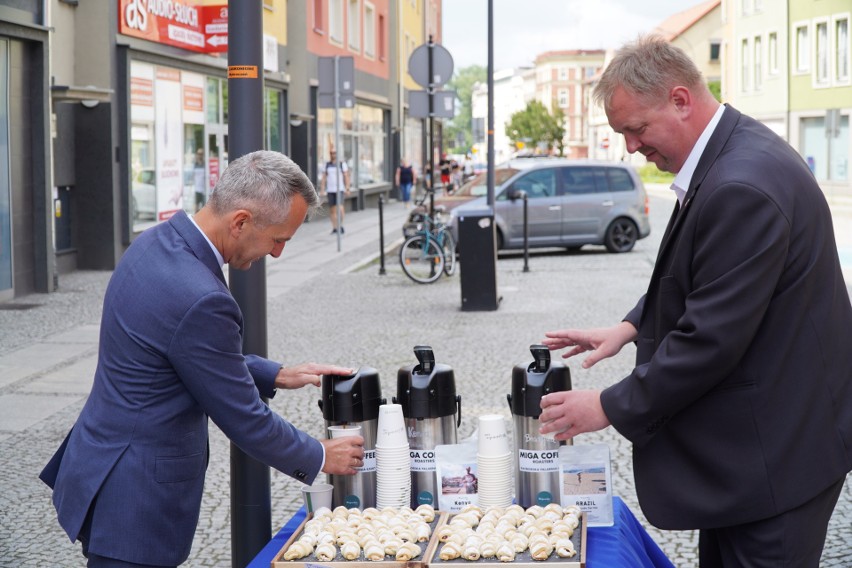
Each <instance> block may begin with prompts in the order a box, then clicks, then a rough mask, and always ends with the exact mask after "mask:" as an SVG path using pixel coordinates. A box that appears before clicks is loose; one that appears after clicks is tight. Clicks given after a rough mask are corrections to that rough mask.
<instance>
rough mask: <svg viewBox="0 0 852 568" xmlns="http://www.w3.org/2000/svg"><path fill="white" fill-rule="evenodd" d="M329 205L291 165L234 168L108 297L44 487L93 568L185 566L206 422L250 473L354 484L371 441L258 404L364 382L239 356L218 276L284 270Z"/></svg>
mask: <svg viewBox="0 0 852 568" xmlns="http://www.w3.org/2000/svg"><path fill="white" fill-rule="evenodd" d="M318 206H319V199H318V197H317V194H316V191H315V190H314V187H313V185H312V184H311V182H310V180H309V179H308V178H307V176H305V174H304V173H303V172H302V171H301V170H300V169H299V168H298V166H296V164H294V163H293V162H292V161H291V160H290V159H288V158H287V157H286V156H284V155H282V154H279V153H277V152H268V151H259V152H254V153H251V154H248V155H245V156H243V157H241V158H239V159H237V160H235V161H233V162H231V164H230V165H229V167H228V168H227V169H226V170H225V172H224V173H223V175H222V177H221V179H220V180H219V181H218V183H217V184H216V188H215V190H214V192H213V193H212V195H211V196H210V200H209V202H208V203H207V204H206V205H205V206H204V207H203V208H202V209H201V210H200V211H199V212H198V213H197V214H196V215H195V216H194V218H193V217H189V216H187V215H186V214H185V213H183V212H179V213H178V214H176V215H175V216H173V217H172V218H171V219H169V221H168V222H165V223H161V224H160V225H157V226H156V227H153V228H151V229H149V230H147V231H145V232H144V233H142V234H141V235H140V236H139V237H138V238H137V239H136V240H135V241H134V242H133V244H132V245H131V246H130V247H129V248H128V249H127V252H126V253H125V254H124V256H123V258H122V259H121V261H120V262H119V264H118V266H117V267H116V269H115V272H114V274H113V275H112V278H111V279H110V283H109V286H108V288H107V291H106V296H105V298H104V307H103V315H102V321H101V330H100V343H99V354H98V366H97V370H96V372H95V379H94V384H93V385H92V391H91V393H90V395H89V397H88V399H87V401H86V404H85V406H84V408H83V410H82V412H81V414H80V417H79V418H78V419H77V422H76V424H75V425H74V427H73V428H72V430H71V432H70V433H69V435H68V437H67V438H66V440H65V441H64V442H63V444H62V446H61V447H60V449H59V450H58V451H57V453H56V455H54V457H53V458H52V459H51V461H50V463H48V465H47V466H46V467H45V469H44V471H43V472H42V474H41V479H42V480H44V481H45V483H47V484H48V485H50V486H51V487H52V488H53V502H54V505H55V506H56V510H57V513H58V518H59V523H60V524H61V525H62V527H63V529H65V531H66V533H67V534H68V536H69V537H70V538H71V540H72V541H74V540H80V542H81V543H82V545H83V553H84V554H85V555H86V556H87V558H88V566H89V567H114V566H115V567H119V566H177V565H178V564H180V563H182V562H184V561H185V560H186V559H187V557H188V556H189V551H190V547H191V545H192V539H193V535H194V534H195V529H196V525H197V524H198V516H199V510H200V507H201V497H202V491H203V488H204V475H205V471H206V468H207V462H208V451H209V449H208V432H207V425H208V418H210V419H212V420H213V422H215V423H216V425H217V426H218V427H219V428H220V429H221V430H222V431H223V432H224V433H225V435H227V436H228V438H230V439H231V440H232V441H233V442H234V443H235V444H236V445H237V446H239V447H240V448H241V449H242V450H243V451H245V452H246V453H247V454H249V455H250V456H252V457H253V458H255V459H257V460H258V461H261V462H263V463H265V464H268V465H269V466H271V467H274V468H276V469H278V470H279V471H281V472H283V473H285V474H287V475H289V476H291V477H293V478H294V479H297V480H298V481H301V482H303V483H312V482H313V480H314V478H315V477H316V476H317V474H318V473H319V472H320V471H324V472H326V473H330V474H338V475H345V474H354V473H356V469H357V468H358V467H360V466H361V465H363V438H361V437H349V438H339V439H335V440H316V439H314V438H312V437H310V436H308V435H307V434H306V433H304V432H302V431H301V430H299V429H297V428H295V427H294V426H293V425H291V424H290V423H289V422H287V421H286V420H284V419H283V418H281V417H280V416H278V415H277V414H275V413H274V412H273V411H272V410H270V408H269V407H268V406H267V405H266V404H265V403H264V402H263V400H262V399H261V397H273V396H275V393H276V389H294V388H300V387H302V386H305V385H309V384H313V385H319V382H320V376H321V375H323V374H329V375H347V374H351V373H352V370H351V369H347V368H343V367H337V366H332V365H320V364H314V363H308V364H303V365H298V366H295V367H284V366H282V365H281V364H280V363H278V362H274V361H270V360H267V359H264V358H262V357H258V356H253V355H243V353H242V331H243V318H242V314H241V312H240V309H239V307H238V305H237V303H236V301H235V300H234V298H233V297H232V296H231V293H230V291H229V290H228V286H227V284H226V282H225V277H224V274H223V271H222V267H223V266H224V264H225V263H228V265H229V266H230V268H231V269H236V270H247V269H248V268H249V267H250V266H251V264H252V263H253V262H254V261H255V260H258V259H261V258H263V257H264V256H266V255H271V256H273V257H275V258H277V257H278V256H280V255H281V252H282V250H283V249H284V246H285V245H286V244H287V242H288V241H289V240H290V239H291V238H292V237H293V235H294V234H295V233H296V230H297V229H298V228H299V227H300V226H301V224H302V222H303V221H304V220H305V218H306V216H307V215H308V213H309V212H311V211H312V210H314V209H316V208H317V207H318Z"/></svg>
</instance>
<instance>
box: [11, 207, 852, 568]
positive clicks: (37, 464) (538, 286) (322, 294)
mask: <svg viewBox="0 0 852 568" xmlns="http://www.w3.org/2000/svg"><path fill="white" fill-rule="evenodd" d="M651 207H652V214H653V222H652V223H653V227H654V233H653V235H652V237H651V238H648V239H645V240H643V241H640V242H639V243H638V244H637V246H636V249H635V250H634V251H633V252H631V253H629V254H624V255H613V254H607V253H605V252H604V251H603V249H602V248H599V247H586V248H584V249H583V250H581V251H579V252H572V253H566V252H561V251H560V252H536V253H533V254H532V255H531V258H530V263H529V264H530V272H524V271H523V259H522V257H521V256H520V255H506V256H503V257H502V258H501V260H500V261H499V263H498V277H497V278H498V286H499V291H500V294H501V296H502V301H501V304H500V307H499V309H498V310H496V311H494V312H461V311H460V304H461V292H460V283H459V276H458V275H456V276H453V277H451V278H442V279H440V280H439V281H438V282H436V283H434V284H431V285H426V286H423V285H418V284H414V283H413V282H411V281H410V280H408V279H407V278H406V277H405V276H404V275H403V274H402V272H401V271H400V269H399V266H398V262H397V261H396V259H395V258H394V257H392V256H389V257H387V258H386V266H387V274H385V275H379V274H378V264H377V262H367V263H359V261H361V260H362V259H364V258H365V257H368V256H369V255H371V254H373V252H374V250H375V244H374V243H371V244H365V245H364V246H361V247H358V248H352V249H351V250H345V251H344V252H343V253H336V252H335V254H330V255H329V256H328V260H327V261H325V262H323V263H322V264H321V266H314V267H313V268H311V270H310V271H309V273H304V274H302V275H301V276H300V277H298V278H297V280H298V282H297V283H296V284H295V285H292V286H290V287H287V288H286V289H282V290H278V289H277V288H275V290H278V291H277V292H276V293H273V294H270V296H269V301H268V314H267V315H268V322H269V323H268V336H269V356H270V358H273V359H278V360H281V361H284V362H287V363H298V362H303V361H318V362H328V363H337V364H342V365H348V366H353V367H358V366H362V365H363V366H370V367H374V368H376V369H377V370H378V371H379V373H380V376H381V380H382V387H383V394H384V396H386V397H388V398H390V396H393V395H394V394H395V392H394V389H395V375H396V372H397V370H398V369H399V368H400V367H402V366H405V365H408V364H410V363H412V362H414V361H415V359H414V354H413V351H412V348H413V346H414V345H417V344H428V345H431V346H432V347H433V349H434V352H435V356H436V360H437V361H438V362H441V363H446V364H448V365H450V366H452V367H453V369H454V371H455V377H456V384H457V390H458V392H459V394H460V395H461V397H462V417H463V420H462V424H461V430H460V432H459V434H460V436H461V437H467V436H470V435H471V434H472V433H473V428H474V425H475V420H474V417H476V416H478V415H480V414H483V413H495V412H497V413H501V414H503V415H505V416H506V417H508V416H509V412H508V406H507V404H506V393H507V392H508V389H509V385H510V377H511V370H512V367H513V366H514V365H515V364H517V363H520V362H524V361H528V360H529V359H530V353H529V351H528V347H529V345H530V344H531V343H535V342H538V341H539V340H540V339H541V338H542V337H543V333H544V332H545V331H547V330H551V329H558V328H561V327H566V326H572V327H574V326H580V327H585V326H602V325H609V324H611V323H612V322H614V321H617V320H618V319H619V318H621V317H622V316H623V315H624V313H626V311H627V310H628V309H629V308H630V307H631V306H632V304H633V302H635V300H636V298H637V297H638V296H639V295H640V294H642V293H643V292H644V289H645V286H646V284H647V281H648V278H649V277H650V274H651V270H652V267H653V262H654V258H655V255H656V250H657V245H658V243H659V238H660V236H661V234H662V230H663V227H664V225H665V221H666V218H667V217H668V212H669V211H670V208H671V201H670V199H669V197H668V196H667V195H662V196H657V195H654V197H652V200H651ZM389 209H392V207H391V208H389ZM368 213H369V212H363V213H359V214H352V215H351V218H352V219H356V218H357V216H358V215H367V214H368ZM399 218H401V213H400V212H398V211H397V213H396V219H399ZM386 219H387V214H386ZM850 219H852V217H850V218H847V219H845V222H846V223H849V221H850ZM350 222H353V221H351V220H350V215H349V214H348V215H347V234H349V233H350V230H349V223H350ZM310 225H312V224H308V225H306V228H305V229H304V231H305V234H300V235H297V237H296V239H295V240H294V242H293V247H292V250H291V248H290V245H288V249H287V250H285V253H284V255H283V257H282V259H281V260H279V261H273V262H271V263H269V264H268V265H267V272H268V274H269V275H270V281H272V279H273V275H274V274H276V273H278V271H281V272H286V271H287V270H288V260H289V261H291V262H292V265H291V266H293V267H294V270H296V271H298V270H301V268H299V262H300V258H301V257H300V256H299V252H300V251H299V249H298V247H297V245H296V243H297V242H298V240H299V238H300V237H301V238H303V239H307V238H310V239H314V240H316V241H317V242H322V243H325V244H324V245H323V246H325V247H326V248H327V249H328V251H335V244H334V243H335V241H334V240H333V238H331V237H329V236H328V235H327V228H326V224H324V223H323V224H322V226H315V227H310ZM850 244H852V243H850ZM291 253H294V254H291ZM288 255H289V256H288ZM303 272H304V271H303ZM108 278H109V274H108V273H98V272H78V273H75V274H71V275H67V276H63V277H62V279H61V287H60V290H59V291H58V292H56V293H54V294H50V295H46V296H33V297H27V298H24V299H19V303H33V304H40V306H39V307H37V308H33V309H31V310H26V311H20V312H11V311H3V310H0V375H6V374H7V371H9V370H12V371H15V372H16V373H17V374H15V375H13V376H18V377H22V378H20V379H17V380H14V381H11V382H10V381H9V380H5V379H3V378H2V376H0V413H2V412H4V411H5V410H6V409H8V408H13V406H11V405H13V404H18V406H20V403H21V401H30V402H31V401H33V400H38V401H39V402H38V405H36V406H34V407H33V410H32V412H37V413H38V412H40V413H43V414H44V418H42V419H38V420H33V419H32V416H29V417H27V416H22V417H21V420H22V421H26V420H27V418H29V419H30V420H29V422H27V425H26V427H20V428H15V427H14V424H13V425H12V426H7V427H2V428H0V483H2V487H3V491H2V492H0V566H9V567H13V566H14V567H16V568H18V567H35V566H53V567H74V566H82V565H83V562H82V557H81V556H80V552H79V545H78V544H72V543H70V542H69V541H68V539H67V538H66V537H65V535H64V533H62V531H61V530H60V528H59V527H58V525H57V523H56V517H55V512H54V510H53V508H52V506H51V503H50V493H49V491H48V490H47V488H46V487H44V486H43V485H42V484H41V483H40V482H39V481H38V480H37V474H38V472H39V471H40V469H41V468H42V466H43V465H44V463H45V462H46V461H47V459H48V458H49V457H50V455H51V454H52V452H53V451H54V450H55V448H56V447H57V446H58V444H59V442H60V441H61V440H62V438H63V437H64V435H65V433H66V432H67V431H68V429H69V427H70V426H71V425H72V424H73V422H74V420H75V418H76V416H77V415H78V413H79V411H80V409H81V407H82V404H83V398H82V397H83V396H85V393H87V392H88V384H87V383H86V380H89V381H90V378H89V379H85V378H84V377H86V376H89V375H90V373H91V370H92V367H91V365H92V361H93V359H94V356H95V353H96V334H95V333H94V331H96V328H97V325H98V321H99V313H100V301H101V297H102V294H103V290H104V288H105V286H106V282H107V280H108ZM270 289H272V287H270ZM45 338H47V340H45ZM51 338H54V340H51ZM34 345H42V347H41V348H40V350H35V351H32V352H30V351H28V350H30V349H33V346H34ZM69 346H76V348H75V349H70V347H69ZM61 349H69V352H70V353H71V354H70V355H67V356H63V357H58V361H57V363H56V364H55V365H53V366H50V367H47V368H45V369H42V370H40V371H39V372H38V373H31V374H29V375H27V374H26V372H22V371H20V367H21V366H25V365H26V364H27V361H26V357H23V356H22V354H23V355H28V356H29V357H37V358H46V359H50V357H52V356H54V355H55V352H56V351H59V350H61ZM634 355H635V352H634V350H633V348H632V347H628V348H625V349H624V350H623V351H622V353H620V354H619V355H617V356H615V357H613V358H610V359H607V360H604V361H602V362H600V363H599V364H597V365H596V366H594V367H593V368H592V369H589V370H582V369H580V366H579V362H577V361H569V362H568V365H569V367H570V368H571V372H572V378H573V382H574V388H601V387H605V386H607V385H609V384H611V383H613V382H614V381H617V380H618V379H620V378H621V377H622V376H623V375H624V374H626V372H628V371H629V369H630V368H631V366H632V362H633V357H634ZM63 373H65V374H67V373H77V374H78V375H79V377H81V378H80V380H79V384H72V385H70V386H69V385H67V384H64V386H63V387H62V389H61V390H60V391H59V392H56V391H55V390H52V389H51V388H50V387H51V385H52V384H54V383H52V382H51V380H52V377H56V376H61V375H63ZM35 395H38V396H35ZM16 397H17V398H16ZM71 397H76V398H71ZM317 398H318V390H317V389H313V388H306V389H302V390H300V391H295V392H286V393H284V392H282V393H279V395H278V396H277V397H276V398H275V399H273V400H272V401H271V404H270V405H271V407H272V408H273V409H274V410H276V411H277V412H279V413H280V414H281V415H282V416H284V417H286V418H287V419H288V420H290V421H291V422H293V423H294V424H296V425H297V426H299V427H301V428H303V429H305V430H306V431H308V432H309V433H311V434H312V435H314V436H320V435H321V429H322V417H321V414H320V411H319V409H318V407H317V402H316V401H317ZM63 400H64V401H66V402H67V400H73V401H74V402H73V403H71V404H61V403H62V401H63ZM4 401H5V402H4ZM16 401H17V402H16ZM4 404H6V405H7V406H4ZM52 405H53V406H52ZM14 408H17V407H14ZM45 409H47V410H45ZM19 412H23V413H24V414H26V413H27V411H26V409H25V410H22V411H19ZM597 442H604V443H606V444H608V445H609V447H610V449H611V453H612V463H613V475H612V480H613V487H614V493H615V494H616V495H619V496H621V497H622V498H623V499H624V500H625V502H626V503H627V504H628V505H629V506H630V507H631V509H632V510H633V511H634V513H635V514H636V516H637V517H638V518H639V520H640V521H641V522H642V524H643V525H644V526H645V527H646V528H647V529H648V531H649V533H650V534H651V536H652V537H653V538H654V539H655V540H656V542H658V543H659V544H660V546H661V548H662V549H663V550H664V551H665V553H666V554H667V555H668V556H669V557H670V558H671V559H672V561H673V562H674V563H675V565H676V566H678V567H679V568H691V567H696V566H697V565H698V563H697V553H696V552H697V533H695V532H692V531H679V532H672V531H659V530H657V529H655V528H653V527H650V526H649V525H648V523H647V521H646V520H645V519H644V517H643V516H642V514H641V511H640V509H639V507H638V504H637V503H636V497H635V489H634V486H633V475H632V466H631V459H630V456H631V448H630V444H629V443H628V442H627V441H626V440H625V439H624V438H622V437H620V436H619V435H617V433H616V432H615V431H614V430H613V429H612V428H607V429H606V430H604V431H602V432H598V433H594V434H585V435H582V436H579V437H578V438H577V440H576V443H597ZM210 450H211V459H210V465H209V469H208V472H207V481H206V485H205V496H204V501H203V506H202V511H201V518H200V522H199V526H198V530H197V532H196V537H195V541H194V544H193V549H192V554H191V556H190V559H189V560H188V562H187V563H186V564H185V566H189V567H222V568H227V567H230V515H229V442H228V441H227V440H226V439H225V438H224V436H223V435H222V434H221V432H220V431H219V430H218V429H217V428H216V427H215V425H213V424H211V441H210ZM814 465H815V467H818V464H814ZM271 478H272V519H273V525H274V526H273V531H274V530H277V528H278V527H279V526H280V525H281V524H283V523H284V522H285V521H286V520H287V519H288V518H289V517H290V515H292V513H293V512H294V511H295V510H296V509H297V508H298V507H299V506H300V505H301V502H300V501H301V497H300V493H299V487H300V484H299V483H297V482H295V481H293V480H291V479H290V478H288V477H286V476H284V475H282V474H280V473H278V472H276V471H273V472H272V474H271ZM849 543H852V483H850V482H848V481H847V483H846V486H845V488H844V490H843V494H842V495H841V498H840V503H839V504H838V506H837V509H836V511H835V514H834V517H833V519H832V522H831V525H830V527H829V535H828V539H827V541H826V547H825V552H824V554H823V562H822V564H821V566H825V567H840V566H849V565H850V561H849V559H848V556H849V554H850V544H849Z"/></svg>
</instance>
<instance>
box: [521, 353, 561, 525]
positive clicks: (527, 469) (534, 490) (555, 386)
mask: <svg viewBox="0 0 852 568" xmlns="http://www.w3.org/2000/svg"><path fill="white" fill-rule="evenodd" d="M530 352H531V353H532V356H533V360H532V362H530V363H526V364H521V365H515V367H514V369H512V392H511V394H508V395H506V398H507V399H508V401H509V408H510V409H511V411H512V421H513V423H514V433H515V456H514V461H515V499H516V501H517V503H518V504H519V505H520V506H521V507H524V508H527V507H531V506H533V505H540V506H545V505H547V504H549V503H559V502H560V487H559V446H560V445H562V444H564V443H565V442H557V441H555V440H553V439H550V438H546V437H544V436H542V435H541V434H539V431H538V429H539V427H540V426H541V422H540V421H539V416H540V415H541V398H542V397H543V396H544V395H546V394H548V393H551V392H560V391H567V390H571V372H570V370H569V369H568V367H566V366H565V365H564V364H562V363H561V362H558V361H556V362H551V361H550V351H549V350H548V349H547V347H545V346H544V345H538V344H536V345H531V346H530ZM569 443H570V442H569Z"/></svg>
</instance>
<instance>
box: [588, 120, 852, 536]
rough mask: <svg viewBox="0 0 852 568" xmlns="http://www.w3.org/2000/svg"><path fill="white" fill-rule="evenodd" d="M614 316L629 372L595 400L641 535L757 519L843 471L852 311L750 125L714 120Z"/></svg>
mask: <svg viewBox="0 0 852 568" xmlns="http://www.w3.org/2000/svg"><path fill="white" fill-rule="evenodd" d="M625 319H626V320H627V321H630V322H631V323H633V325H635V326H636V328H637V329H638V331H639V335H638V340H637V354H636V365H637V366H636V368H635V369H634V370H633V372H632V373H631V374H630V375H629V376H628V377H626V378H625V379H624V380H622V381H620V382H619V383H617V384H615V385H613V386H612V387H610V388H608V389H606V390H605V391H604V392H603V394H602V398H601V399H602V403H603V408H604V411H605V413H606V415H607V417H608V418H609V419H610V421H611V422H612V424H613V426H614V427H615V428H616V429H617V430H618V431H619V432H620V433H621V434H623V435H624V436H625V437H626V438H628V439H629V440H630V441H632V442H633V463H634V474H635V478H636V490H637V494H638V497H639V503H640V505H641V507H642V510H643V512H644V513H645V515H646V517H647V518H648V520H649V521H650V522H651V523H653V524H654V525H656V526H658V527H661V528H667V529H701V528H712V527H720V526H732V525H736V524H741V523H745V522H750V521H754V520H757V519H762V518H767V517H771V516H774V515H776V514H779V513H782V512H784V511H787V510H790V509H791V508H794V507H796V506H797V505H800V504H802V503H803V502H805V501H807V500H808V499H810V498H812V497H814V496H815V495H816V494H817V493H819V492H821V491H822V490H824V489H825V488H827V487H828V486H829V485H830V484H832V483H834V482H836V481H838V480H840V479H841V478H842V477H843V476H844V475H845V474H846V473H847V472H848V471H849V470H850V469H852V344H850V338H852V307H850V302H849V295H848V293H847V290H846V286H845V284H844V282H843V276H842V274H841V269H840V263H839V260H838V256H837V248H836V243H835V239H834V232H833V228H832V220H831V214H830V211H829V208H828V206H827V204H826V200H825V198H824V196H823V193H822V191H821V190H820V188H819V186H818V185H817V183H816V181H815V180H814V178H813V176H812V175H811V172H810V170H809V169H808V167H807V166H806V165H805V163H804V162H803V160H802V159H801V157H800V156H799V155H798V154H797V153H796V152H795V151H794V150H793V149H792V148H790V146H788V145H787V144H786V143H785V142H784V141H782V140H781V139H780V138H779V137H778V136H776V135H775V134H773V133H772V132H771V131H770V130H769V129H768V128H766V127H765V126H763V125H761V124H760V123H758V122H757V121H755V120H753V119H751V118H749V117H747V116H744V115H742V114H740V113H739V112H738V111H736V110H735V109H733V108H731V107H727V108H726V109H725V112H724V114H723V115H722V119H721V121H720V122H719V124H718V126H717V128H716V130H715V132H714V133H713V136H712V137H711V138H710V141H709V143H708V145H707V148H706V149H705V151H704V153H703V154H702V156H701V159H700V161H699V163H698V167H697V169H696V171H695V174H694V176H693V179H692V182H691V185H690V187H689V190H688V192H687V194H686V196H685V198H684V205H683V207H682V208H680V210H679V211H678V210H677V209H676V211H675V214H674V215H673V217H672V220H671V221H670V223H669V227H668V228H667V230H666V235H665V236H664V237H663V242H662V243H661V245H660V252H659V255H658V258H657V262H656V265H655V268H654V272H653V275H652V277H651V282H650V285H649V287H648V291H647V293H646V294H645V296H644V297H643V298H642V300H640V302H639V303H638V305H637V306H636V307H635V308H634V309H633V310H632V311H631V312H630V314H628V316H627V317H626V318H625Z"/></svg>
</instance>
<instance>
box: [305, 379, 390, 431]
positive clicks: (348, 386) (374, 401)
mask: <svg viewBox="0 0 852 568" xmlns="http://www.w3.org/2000/svg"><path fill="white" fill-rule="evenodd" d="M321 382H322V386H321V389H322V398H321V399H320V400H319V407H320V409H321V410H322V415H323V418H325V420H327V421H328V422H338V423H339V422H346V423H350V422H364V421H366V420H376V419H378V417H379V406H381V405H382V404H384V403H385V399H383V398H382V385H381V383H380V381H379V372H378V371H376V370H375V369H373V368H371V367H361V368H360V369H358V370H357V371H356V372H355V373H354V374H352V375H323V376H322V381H321Z"/></svg>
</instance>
